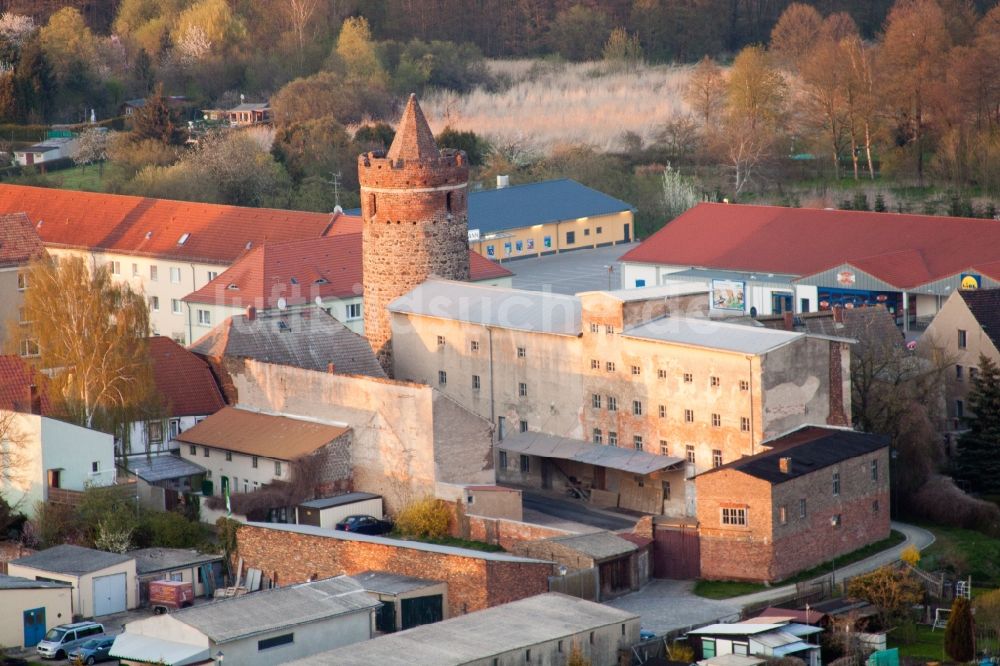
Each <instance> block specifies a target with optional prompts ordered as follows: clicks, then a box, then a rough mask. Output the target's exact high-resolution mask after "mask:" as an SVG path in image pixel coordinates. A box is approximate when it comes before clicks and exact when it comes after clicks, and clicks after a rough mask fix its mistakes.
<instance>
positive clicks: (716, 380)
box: [709, 377, 722, 388]
mask: <svg viewBox="0 0 1000 666" xmlns="http://www.w3.org/2000/svg"><path fill="white" fill-rule="evenodd" d="M709 381H710V383H711V384H712V388H719V386H720V385H721V383H722V382H721V381H720V380H719V378H718V377H710V378H709Z"/></svg>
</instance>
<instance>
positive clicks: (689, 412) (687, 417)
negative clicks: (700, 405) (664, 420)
mask: <svg viewBox="0 0 1000 666" xmlns="http://www.w3.org/2000/svg"><path fill="white" fill-rule="evenodd" d="M684 422H685V423H694V410H693V409H685V410H684Z"/></svg>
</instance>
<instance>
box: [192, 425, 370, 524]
mask: <svg viewBox="0 0 1000 666" xmlns="http://www.w3.org/2000/svg"><path fill="white" fill-rule="evenodd" d="M177 442H178V444H179V445H180V447H181V448H180V453H181V457H182V458H183V459H184V460H187V461H190V462H194V463H197V464H200V465H202V466H204V467H205V468H206V469H207V470H208V472H207V473H206V476H207V478H208V479H210V480H212V481H213V484H211V493H210V495H215V496H217V497H223V498H225V497H226V496H227V495H228V494H236V493H244V494H247V493H254V492H257V491H258V490H260V489H261V488H263V487H266V486H269V485H271V484H273V482H275V481H280V482H284V483H285V484H286V486H290V487H291V488H293V489H294V490H295V493H294V496H293V495H289V496H288V498H285V497H282V498H281V499H282V500H283V501H284V502H286V503H281V504H275V505H271V506H266V507H259V509H258V510H260V511H264V512H265V514H266V513H267V512H268V511H269V510H273V511H274V512H276V513H275V514H274V515H273V516H272V517H273V519H274V520H279V521H281V522H288V521H291V520H294V519H295V516H294V507H295V506H296V505H298V504H299V503H300V502H301V501H303V500H304V499H312V498H313V497H315V496H316V495H317V494H319V495H320V496H322V495H323V494H324V493H328V492H329V491H330V490H333V489H337V488H342V487H345V486H347V485H348V484H349V483H350V471H351V467H350V459H351V430H350V428H347V427H344V426H343V425H330V424H327V423H322V422H317V421H315V420H305V419H301V418H291V417H288V416H277V415H272V414H263V413H260V412H254V411H250V410H248V409H244V408H237V407H224V408H223V409H221V410H220V411H218V412H216V413H215V414H214V415H212V416H210V417H208V418H206V419H205V420H204V421H202V422H201V423H199V424H198V425H196V426H194V427H193V428H191V429H189V430H185V431H184V432H182V433H180V434H179V435H178V436H177ZM216 481H217V485H216V484H215V482H216ZM307 484H308V485H307ZM208 504H209V505H211V504H212V503H208ZM209 508H210V506H209ZM289 511H292V515H290V516H289V515H288V512H289ZM237 513H243V512H240V511H237ZM216 517H218V516H217V515H215V514H213V513H211V512H209V511H207V510H206V507H205V503H204V502H203V506H202V519H203V520H206V521H208V522H215V518H216Z"/></svg>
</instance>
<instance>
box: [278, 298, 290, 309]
mask: <svg viewBox="0 0 1000 666" xmlns="http://www.w3.org/2000/svg"><path fill="white" fill-rule="evenodd" d="M287 307H288V301H286V300H285V297H284V296H282V297H280V298H279V299H278V309H279V310H284V309H285V308H287Z"/></svg>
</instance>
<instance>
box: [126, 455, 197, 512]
mask: <svg viewBox="0 0 1000 666" xmlns="http://www.w3.org/2000/svg"><path fill="white" fill-rule="evenodd" d="M117 462H118V474H119V477H120V478H121V479H122V480H123V481H124V482H125V483H130V484H135V493H136V498H137V501H138V502H139V504H141V505H142V506H144V507H146V508H147V509H152V510H153V511H172V510H174V509H175V508H177V507H178V506H179V505H180V504H181V503H182V502H184V501H187V500H186V499H184V496H185V495H187V494H189V493H197V492H202V491H203V482H204V481H205V479H206V476H207V474H208V470H207V469H206V468H205V467H202V466H201V465H199V464H197V463H195V462H193V461H191V460H185V459H184V458H182V457H181V456H180V452H179V451H174V452H173V453H161V454H159V455H154V456H145V455H138V456H132V457H131V458H119V459H118V461H117Z"/></svg>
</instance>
